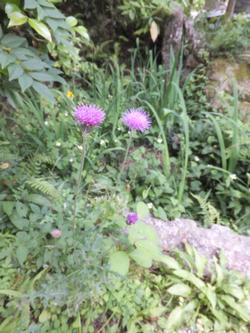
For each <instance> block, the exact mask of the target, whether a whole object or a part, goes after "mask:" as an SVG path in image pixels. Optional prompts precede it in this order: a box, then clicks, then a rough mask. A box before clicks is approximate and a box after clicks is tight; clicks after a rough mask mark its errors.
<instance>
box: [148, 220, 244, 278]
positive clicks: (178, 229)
mask: <svg viewBox="0 0 250 333" xmlns="http://www.w3.org/2000/svg"><path fill="white" fill-rule="evenodd" d="M145 223H147V224H150V225H152V226H153V227H154V228H155V230H156V232H157V234H158V236H159V239H160V242H161V246H162V248H163V250H164V251H167V252H171V251H172V250H174V249H176V248H182V247H183V245H184V243H188V244H190V245H191V246H193V247H194V248H195V249H196V250H197V251H198V252H199V253H200V254H201V255H203V256H205V257H206V258H207V259H208V260H209V259H212V258H213V256H218V254H219V253H221V252H222V253H223V254H224V256H225V257H226V260H227V268H228V269H230V270H235V271H239V272H241V273H242V274H244V275H245V276H246V277H249V278H250V237H248V236H241V235H238V234H236V233H235V232H233V231H232V230H231V229H229V228H228V227H225V226H221V225H216V224H214V225H212V227H211V228H209V229H206V228H203V227H199V226H198V225H197V224H196V222H194V221H192V220H188V219H176V220H174V221H161V220H158V219H155V218H152V217H150V218H148V219H146V220H145Z"/></svg>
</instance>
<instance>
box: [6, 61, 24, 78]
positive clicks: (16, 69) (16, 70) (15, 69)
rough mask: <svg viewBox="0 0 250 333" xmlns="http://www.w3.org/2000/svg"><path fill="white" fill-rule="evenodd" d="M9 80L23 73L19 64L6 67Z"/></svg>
mask: <svg viewBox="0 0 250 333" xmlns="http://www.w3.org/2000/svg"><path fill="white" fill-rule="evenodd" d="M8 73H9V81H12V80H15V79H17V78H18V77H20V76H21V75H23V68H22V66H20V65H19V64H13V65H10V66H9V67H8Z"/></svg>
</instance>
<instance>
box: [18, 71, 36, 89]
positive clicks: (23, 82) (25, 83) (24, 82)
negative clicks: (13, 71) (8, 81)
mask: <svg viewBox="0 0 250 333" xmlns="http://www.w3.org/2000/svg"><path fill="white" fill-rule="evenodd" d="M18 82H19V84H20V87H21V90H22V92H25V90H27V89H28V88H30V87H31V86H32V84H33V79H32V77H30V76H29V75H27V74H23V75H22V76H20V77H19V79H18Z"/></svg>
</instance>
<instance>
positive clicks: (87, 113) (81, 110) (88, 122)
mask: <svg viewBox="0 0 250 333" xmlns="http://www.w3.org/2000/svg"><path fill="white" fill-rule="evenodd" d="M74 118H75V121H76V122H77V123H78V124H80V125H83V126H86V127H96V126H99V125H101V123H103V121H104V119H105V113H104V111H103V110H102V109H101V108H99V107H98V106H97V105H94V104H92V105H88V104H80V105H78V106H77V107H76V108H75V112H74Z"/></svg>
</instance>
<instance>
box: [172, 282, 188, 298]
mask: <svg viewBox="0 0 250 333" xmlns="http://www.w3.org/2000/svg"><path fill="white" fill-rule="evenodd" d="M167 291H168V292H169V293H170V294H171V295H176V296H182V297H186V296H188V295H190V294H191V291H192V290H191V288H190V287H189V286H188V285H187V284H184V283H176V284H174V285H173V286H171V287H170V288H168V289H167Z"/></svg>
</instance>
